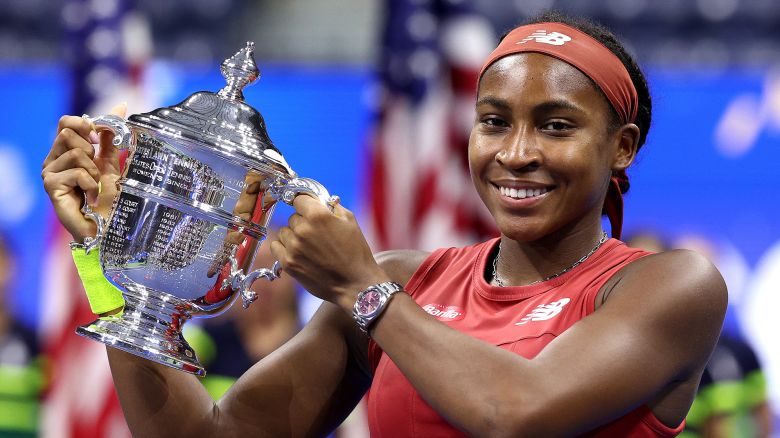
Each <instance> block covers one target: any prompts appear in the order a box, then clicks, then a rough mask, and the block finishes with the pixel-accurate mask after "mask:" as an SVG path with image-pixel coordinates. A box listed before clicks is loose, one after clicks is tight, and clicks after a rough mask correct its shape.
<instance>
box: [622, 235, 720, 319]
mask: <svg viewBox="0 0 780 438" xmlns="http://www.w3.org/2000/svg"><path fill="white" fill-rule="evenodd" d="M620 282H622V283H631V284H632V285H633V286H634V288H636V287H637V286H639V285H640V284H644V287H642V288H641V289H645V288H648V289H654V290H656V294H662V296H664V295H671V296H673V297H677V298H678V299H684V297H685V296H688V297H689V298H696V299H700V300H706V301H712V302H714V303H721V304H722V305H723V306H725V305H726V299H727V290H726V283H725V282H724V281H723V277H722V276H721V275H720V272H718V269H717V268H716V267H715V265H713V264H712V262H710V261H709V260H708V259H707V258H706V257H704V256H703V255H701V254H699V253H697V252H695V251H690V250H685V249H678V250H672V251H666V252H662V253H658V254H653V255H650V256H647V257H644V258H642V259H639V260H637V261H636V262H634V263H631V264H629V265H628V266H627V267H626V269H624V270H623V272H622V275H621V278H620Z"/></svg>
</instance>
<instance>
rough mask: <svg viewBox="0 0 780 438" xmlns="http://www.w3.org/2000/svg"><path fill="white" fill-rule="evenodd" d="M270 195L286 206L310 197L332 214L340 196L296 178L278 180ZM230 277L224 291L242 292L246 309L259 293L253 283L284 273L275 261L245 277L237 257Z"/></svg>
mask: <svg viewBox="0 0 780 438" xmlns="http://www.w3.org/2000/svg"><path fill="white" fill-rule="evenodd" d="M268 193H269V194H270V195H271V197H272V198H274V199H276V200H279V199H281V200H282V201H283V202H285V203H286V204H290V205H292V203H293V201H294V200H295V197H296V196H298V195H309V196H311V197H313V198H315V199H317V200H319V201H320V202H322V204H323V205H326V206H327V207H328V208H329V209H330V211H331V212H333V209H334V208H335V207H336V204H338V203H339V197H338V196H331V195H330V193H328V190H327V189H326V188H325V187H324V186H323V185H322V184H320V183H319V182H317V181H315V180H313V179H311V178H298V177H295V178H293V179H290V180H286V181H285V180H282V179H277V180H275V181H274V182H272V183H271V184H270V186H269V187H268ZM230 271H231V272H230V276H229V277H228V278H226V279H225V281H224V282H223V283H222V289H225V288H227V287H230V288H232V289H233V290H238V291H241V301H242V303H243V306H244V308H245V309H246V308H247V307H249V305H250V304H252V303H253V302H254V301H255V300H256V299H257V293H256V292H255V291H253V290H251V289H250V288H251V287H252V283H254V282H255V280H257V279H258V278H265V279H266V280H268V281H274V280H276V279H277V278H279V275H280V274H281V272H282V266H281V265H280V264H279V261H278V260H277V261H275V262H274V264H273V266H271V268H270V269H269V268H261V269H257V270H254V271H252V272H250V273H249V274H246V275H244V274H243V272H241V269H239V266H238V261H237V260H236V257H235V256H233V257H231V258H230Z"/></svg>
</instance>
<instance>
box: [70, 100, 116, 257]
mask: <svg viewBox="0 0 780 438" xmlns="http://www.w3.org/2000/svg"><path fill="white" fill-rule="evenodd" d="M81 117H82V118H83V119H86V120H88V121H90V122H91V123H92V124H93V125H95V131H97V132H102V131H109V132H111V133H112V134H114V138H113V140H111V143H112V144H113V145H114V146H116V147H117V148H119V149H127V148H128V147H130V139H131V133H130V129H129V128H128V127H127V123H126V122H125V119H123V118H121V117H119V116H115V115H111V114H108V115H105V116H98V117H90V116H89V115H87V114H84V115H82V116H81ZM81 212H82V213H84V217H86V218H87V219H91V220H92V221H93V222H95V224H96V225H97V232H96V233H95V237H89V236H88V237H85V238H84V243H83V244H82V243H77V242H72V243H71V248H72V249H73V248H84V251H85V252H86V253H87V254H89V253H90V252H91V251H92V250H93V249H95V247H97V246H98V244H100V240H101V239H103V233H104V232H105V228H106V220H105V219H103V216H101V215H99V214H98V213H96V212H95V211H93V210H92V207H90V206H89V204H87V200H86V197H85V198H84V206H82V207H81Z"/></svg>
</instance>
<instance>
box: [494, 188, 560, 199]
mask: <svg viewBox="0 0 780 438" xmlns="http://www.w3.org/2000/svg"><path fill="white" fill-rule="evenodd" d="M498 191H499V193H501V195H502V196H508V197H510V198H514V199H526V198H535V197H537V196H542V195H544V194H545V193H547V192H548V191H549V190H548V189H547V188H535V189H530V188H529V189H515V188H509V187H502V186H498Z"/></svg>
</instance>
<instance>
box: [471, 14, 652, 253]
mask: <svg viewBox="0 0 780 438" xmlns="http://www.w3.org/2000/svg"><path fill="white" fill-rule="evenodd" d="M523 52H538V53H544V54H545V55H549V56H552V57H554V58H558V59H560V60H561V61H564V62H566V63H567V64H570V65H572V66H574V67H576V68H577V69H578V70H580V71H581V72H583V73H584V74H585V75H586V76H587V77H589V78H590V79H591V80H592V81H593V82H595V83H596V85H597V86H598V87H599V89H601V91H602V92H603V93H604V95H605V96H606V97H607V100H608V101H609V103H610V104H611V105H612V108H614V109H615V112H617V115H618V117H619V118H620V121H621V123H624V124H625V123H633V122H634V121H635V120H636V113H637V108H638V106H639V105H638V102H639V98H638V96H637V93H636V88H634V83H633V82H632V81H631V76H629V74H628V70H626V67H625V66H624V65H623V62H621V61H620V59H619V58H618V57H617V56H615V54H614V53H612V51H611V50H609V49H608V48H607V47H606V46H604V45H603V44H601V43H600V42H598V41H596V40H595V39H594V38H593V37H591V36H590V35H588V34H586V33H584V32H581V31H579V30H577V29H575V28H573V27H571V26H567V25H565V24H563V23H535V24H528V25H525V26H520V27H518V28H516V29H514V30H513V31H511V32H509V34H508V35H507V36H506V37H505V38H504V39H503V41H501V43H500V44H499V45H498V47H496V49H495V50H493V53H491V54H490V56H489V57H488V59H487V61H485V64H484V65H483V66H482V70H480V72H479V77H480V78H481V77H482V75H483V74H484V73H485V70H487V69H488V67H490V66H491V65H492V64H493V63H494V62H496V61H498V60H499V59H501V58H503V57H505V56H507V55H512V54H515V53H523ZM621 179H625V180H626V181H627V180H628V177H627V176H626V173H625V171H620V172H618V173H617V174H616V175H615V176H613V177H612V179H611V181H610V184H609V190H608V191H607V197H606V199H605V200H604V207H603V213H604V214H606V215H607V217H608V218H609V221H610V223H611V224H612V237H614V238H616V239H619V238H620V234H621V231H622V228H623V195H622V190H621V189H620V185H621V184H620V180H621Z"/></svg>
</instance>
